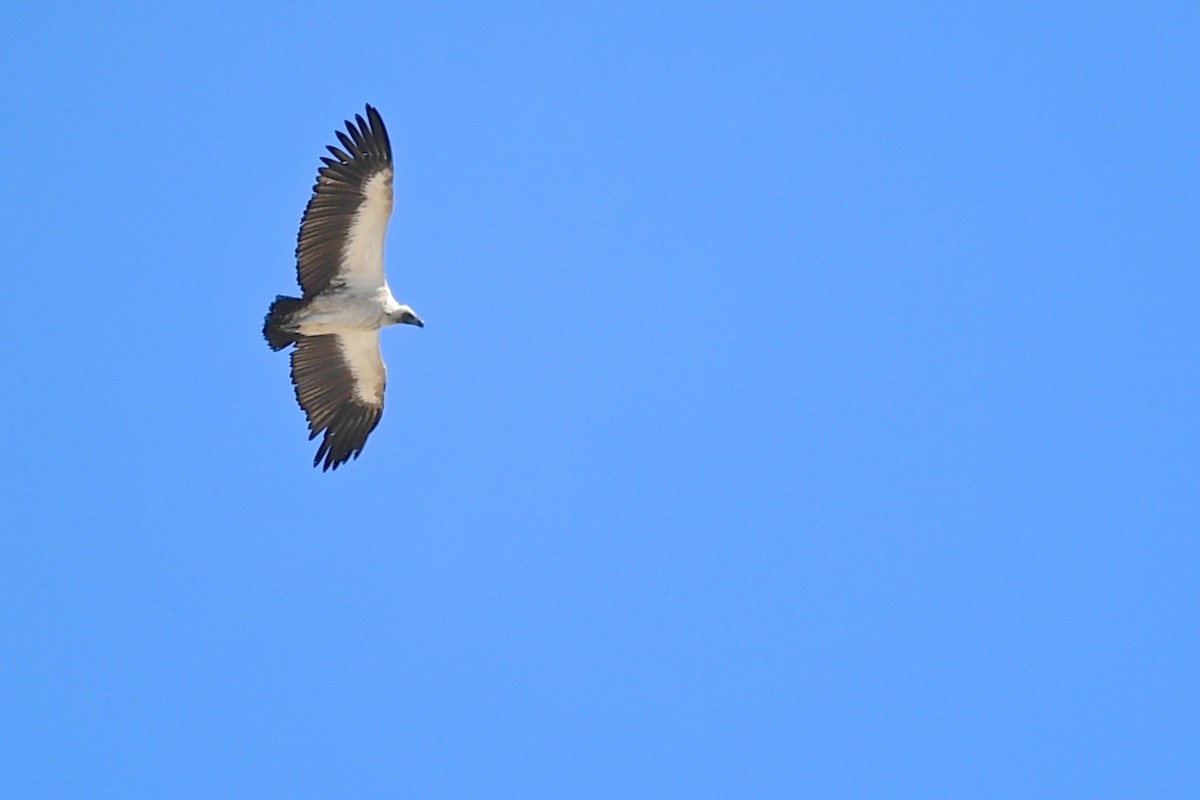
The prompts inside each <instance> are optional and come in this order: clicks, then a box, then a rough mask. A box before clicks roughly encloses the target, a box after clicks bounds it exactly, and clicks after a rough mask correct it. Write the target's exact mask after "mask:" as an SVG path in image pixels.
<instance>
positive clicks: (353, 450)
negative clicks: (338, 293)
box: [292, 333, 384, 470]
mask: <svg viewBox="0 0 1200 800" xmlns="http://www.w3.org/2000/svg"><path fill="white" fill-rule="evenodd" d="M357 337H374V350H373V351H371V349H370V342H369V341H367V339H366V338H363V341H349V340H350V338H357ZM292 384H293V385H294V386H295V387H296V400H297V401H298V402H299V403H300V407H301V408H303V409H304V414H305V416H307V417H308V429H309V431H310V433H309V437H308V438H309V439H315V438H316V437H317V436H318V435H319V434H320V433H321V432H322V431H323V432H324V433H325V437H324V439H322V440H321V446H320V447H319V448H318V449H317V455H316V458H315V459H313V466H314V467H315V466H317V465H318V464H320V463H321V461H322V459H324V462H325V465H324V467H323V468H322V469H323V470H329V469H337V468H338V467H339V466H341V465H342V464H345V463H346V462H347V461H349V460H350V459H351V458H358V456H359V454H360V453H361V452H362V449H363V446H364V445H365V444H366V443H367V436H368V435H370V433H371V431H373V430H375V426H376V425H378V424H379V419H380V417H381V416H382V415H383V388H384V377H383V361H382V360H380V359H379V336H378V333H362V334H355V335H354V337H347V338H346V339H345V340H344V339H343V336H342V335H340V334H335V335H329V336H301V337H299V338H298V339H297V340H296V349H295V350H293V351H292ZM364 395H365V396H366V399H364Z"/></svg>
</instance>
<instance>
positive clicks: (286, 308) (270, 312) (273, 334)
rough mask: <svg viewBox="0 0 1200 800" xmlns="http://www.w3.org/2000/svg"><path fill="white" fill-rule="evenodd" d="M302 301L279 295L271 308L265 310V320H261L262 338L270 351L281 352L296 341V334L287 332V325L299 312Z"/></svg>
mask: <svg viewBox="0 0 1200 800" xmlns="http://www.w3.org/2000/svg"><path fill="white" fill-rule="evenodd" d="M303 304H304V301H303V300H301V299H299V298H297V297H284V296H283V295H279V296H278V297H276V298H275V302H274V303H271V307H270V308H268V309H267V318H266V319H264V320H263V338H264V339H266V340H267V344H269V345H270V346H271V349H272V350H282V349H283V348H285V347H287V346H288V345H289V344H293V343H295V341H296V334H295V333H294V332H293V331H289V330H287V327H286V326H287V324H288V322H289V321H290V320H291V318H292V314H295V313H296V312H297V311H299V310H300V306H302V305H303Z"/></svg>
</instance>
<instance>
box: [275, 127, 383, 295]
mask: <svg viewBox="0 0 1200 800" xmlns="http://www.w3.org/2000/svg"><path fill="white" fill-rule="evenodd" d="M345 124H346V130H347V131H348V132H349V134H350V135H349V136H347V135H346V134H345V133H342V132H341V131H338V132H337V136H338V141H339V142H341V144H342V146H343V147H344V148H345V151H343V150H339V149H338V148H336V147H329V148H327V149H328V150H329V152H330V153H332V154H333V158H328V157H323V158H322V159H321V161H322V162H323V163H324V165H325V166H323V167H321V169H320V170H318V172H317V182H316V184H315V185H314V186H313V196H312V197H311V198H310V199H309V201H308V207H307V208H305V210H304V218H303V220H302V221H301V222H300V234H299V236H298V238H297V242H296V275H297V278H298V279H299V281H300V286H301V288H302V289H303V290H304V299H306V300H307V299H309V298H310V297H313V296H314V295H318V294H320V293H321V292H323V291H325V289H327V288H328V287H329V285H330V283H332V282H333V281H334V280H335V279H336V278H337V275H338V272H339V271H340V270H341V269H342V255H343V249H344V246H345V244H346V239H347V237H348V236H349V233H350V226H351V224H352V222H353V221H354V216H355V213H356V212H357V211H358V208H359V206H360V205H361V204H362V203H363V201H364V198H365V195H364V188H365V187H366V185H367V182H368V181H370V179H371V178H372V177H374V176H375V175H377V174H379V173H380V172H383V171H384V170H388V171H390V170H391V169H392V145H391V142H390V141H389V139H388V134H387V129H386V128H385V127H384V126H383V119H382V118H381V117H380V116H379V112H378V111H376V110H375V109H374V108H372V107H371V106H369V105H368V106H367V118H366V119H365V120H364V119H363V117H362V115H356V116H355V118H354V122H351V121H349V120H347V121H346V123H345ZM389 197H390V189H389ZM390 206H391V204H390V202H389V203H388V208H389V211H390Z"/></svg>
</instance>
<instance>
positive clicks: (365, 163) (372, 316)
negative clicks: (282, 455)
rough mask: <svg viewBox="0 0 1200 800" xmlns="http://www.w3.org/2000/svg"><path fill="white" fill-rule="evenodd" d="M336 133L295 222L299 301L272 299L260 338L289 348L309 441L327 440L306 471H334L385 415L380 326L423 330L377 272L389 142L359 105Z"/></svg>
mask: <svg viewBox="0 0 1200 800" xmlns="http://www.w3.org/2000/svg"><path fill="white" fill-rule="evenodd" d="M366 114H367V118H366V119H365V120H364V119H363V117H362V115H361V114H356V115H355V117H354V121H353V122H351V121H349V120H347V121H346V122H345V125H346V132H345V133H343V132H342V131H337V138H338V141H339V142H340V143H341V148H338V147H333V146H330V147H328V148H327V149H328V150H329V152H330V153H331V154H332V156H333V157H332V158H329V157H322V158H321V161H322V162H324V164H325V166H323V167H321V168H320V170H318V171H317V183H316V185H315V186H314V187H313V195H312V198H311V199H310V200H309V201H308V207H307V208H306V209H305V210H304V219H303V220H301V222H300V235H299V239H298V241H297V244H296V275H297V277H298V279H299V282H300V288H301V294H302V296H301V297H286V296H284V295H279V296H277V297H276V298H275V301H274V302H273V303H271V307H270V308H269V309H268V310H267V317H266V320H265V321H264V322H263V336H264V337H265V338H266V340H267V344H269V345H270V346H271V349H272V350H282V349H283V348H285V347H287V346H288V345H293V344H294V345H295V346H296V347H295V349H294V350H292V384H293V385H294V386H295V388H296V400H297V401H299V403H300V407H301V408H303V409H304V414H305V416H306V417H307V418H308V429H309V437H308V438H309V439H315V438H316V437H317V436H319V435H320V434H322V433H323V434H324V438H323V439H322V440H321V446H320V447H319V448H317V456H316V458H314V459H313V466H314V467H315V466H317V465H321V464H322V462H324V463H323V466H322V469H323V470H329V469H337V468H338V467H339V466H341V465H342V464H345V463H346V462H347V461H349V460H350V459H352V458H358V456H359V454H360V453H362V449H363V445H365V444H366V442H367V436H368V435H369V434H370V433H371V431H373V430H375V426H376V425H378V424H379V418H380V416H382V414H383V389H384V385H385V384H386V382H387V370H386V368H385V367H384V366H383V359H382V358H381V357H380V355H379V329H380V328H385V327H387V326H389V325H416V326H418V327H421V328H423V327H425V323H424V322H422V321H421V318H420V317H418V316H417V315H416V314H414V313H413V310H412V309H411V308H409V307H408V306H406V305H401V304H400V303H397V302H396V298H394V297H392V290H391V289H390V288H388V283H387V279H386V278H385V277H384V274H383V239H384V236H385V235H386V234H387V225H388V218H389V217H390V216H391V215H392V176H393V170H392V145H391V143H390V142H389V141H388V135H387V129H386V128H384V127H383V119H382V118H381V117H380V116H379V112H378V111H376V110H375V109H374V108H372V107H371V106H369V105H368V106H367V108H366Z"/></svg>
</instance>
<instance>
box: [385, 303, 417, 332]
mask: <svg viewBox="0 0 1200 800" xmlns="http://www.w3.org/2000/svg"><path fill="white" fill-rule="evenodd" d="M391 319H392V322H394V323H395V324H397V325H416V326H417V327H418V328H424V327H425V323H424V322H422V321H421V318H420V317H418V316H417V315H416V314H414V313H413V310H412V309H411V308H409V307H408V306H400V307H399V308H398V309H396V310H395V311H393V312H392V314H391Z"/></svg>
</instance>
